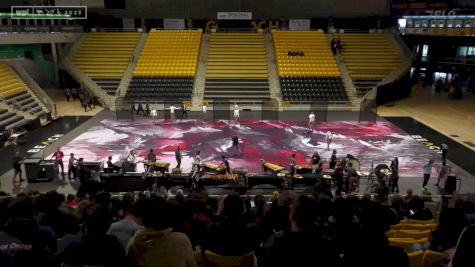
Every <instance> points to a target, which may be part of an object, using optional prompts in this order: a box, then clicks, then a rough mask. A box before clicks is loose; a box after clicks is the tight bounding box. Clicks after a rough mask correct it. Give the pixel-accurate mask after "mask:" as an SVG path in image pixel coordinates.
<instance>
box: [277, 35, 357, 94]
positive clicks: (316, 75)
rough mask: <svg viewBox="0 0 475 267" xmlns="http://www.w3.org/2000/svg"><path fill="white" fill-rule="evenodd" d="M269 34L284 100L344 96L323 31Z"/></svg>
mask: <svg viewBox="0 0 475 267" xmlns="http://www.w3.org/2000/svg"><path fill="white" fill-rule="evenodd" d="M272 36H273V39H274V47H275V54H276V59H277V68H278V72H279V77H280V84H281V89H282V98H283V100H284V101H290V102H318V101H328V102H345V101H347V100H348V97H347V94H346V91H345V88H344V86H343V83H342V81H341V78H340V71H339V69H338V66H337V64H336V62H335V59H334V57H333V55H332V53H331V50H330V47H329V45H328V41H327V39H326V36H325V34H324V33H323V32H321V31H274V32H272Z"/></svg>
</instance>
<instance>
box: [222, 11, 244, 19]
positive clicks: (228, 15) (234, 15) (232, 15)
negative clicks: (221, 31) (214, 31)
mask: <svg viewBox="0 0 475 267" xmlns="http://www.w3.org/2000/svg"><path fill="white" fill-rule="evenodd" d="M218 19H252V12H218Z"/></svg>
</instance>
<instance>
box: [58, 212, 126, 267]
mask: <svg viewBox="0 0 475 267" xmlns="http://www.w3.org/2000/svg"><path fill="white" fill-rule="evenodd" d="M83 222H84V233H83V235H82V237H81V239H80V240H79V241H73V242H71V243H70V244H68V245H66V247H65V248H64V251H61V252H60V253H59V254H58V255H56V258H55V261H56V263H57V265H61V266H104V267H109V266H110V267H116V266H124V263H125V262H126V258H125V251H124V249H123V248H122V246H121V244H120V243H119V241H117V239H116V238H115V237H114V236H109V235H106V232H107V229H109V227H110V225H111V222H112V214H111V212H110V210H109V207H107V206H105V205H100V204H99V205H97V204H93V203H91V204H89V206H88V207H87V208H86V209H85V210H84V214H83Z"/></svg>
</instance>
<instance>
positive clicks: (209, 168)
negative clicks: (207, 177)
mask: <svg viewBox="0 0 475 267" xmlns="http://www.w3.org/2000/svg"><path fill="white" fill-rule="evenodd" d="M203 169H204V170H205V172H210V173H214V174H225V173H226V168H225V167H224V166H223V165H217V164H212V163H203Z"/></svg>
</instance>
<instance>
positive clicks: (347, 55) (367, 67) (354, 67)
mask: <svg viewBox="0 0 475 267" xmlns="http://www.w3.org/2000/svg"><path fill="white" fill-rule="evenodd" d="M336 37H337V38H340V40H341V43H342V51H341V53H342V56H343V61H344V62H345V65H346V68H347V69H348V72H349V74H350V76H351V78H352V80H353V84H354V85H355V87H356V90H357V93H358V95H364V94H365V93H366V92H368V91H369V90H371V89H372V88H373V87H374V86H376V85H377V84H378V83H379V82H381V81H382V80H383V79H384V77H386V76H387V75H388V74H389V73H391V72H392V71H394V70H396V69H397V68H398V67H399V65H400V64H401V59H400V56H399V54H398V52H397V50H396V48H394V47H393V45H392V43H391V42H390V40H389V39H388V37H387V36H386V35H385V34H382V33H381V34H378V33H344V34H338V35H337V36H336Z"/></svg>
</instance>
